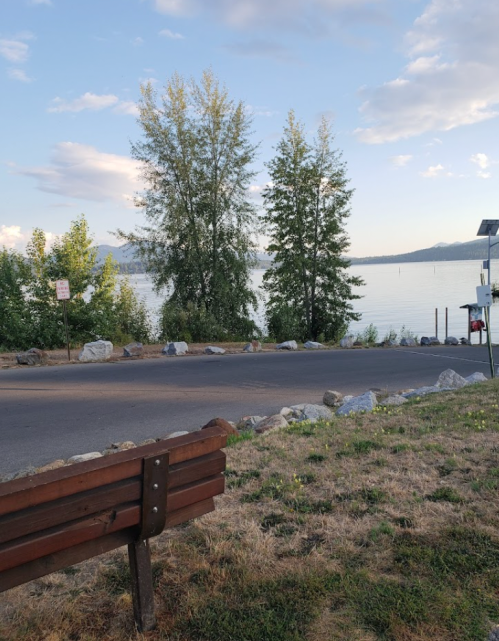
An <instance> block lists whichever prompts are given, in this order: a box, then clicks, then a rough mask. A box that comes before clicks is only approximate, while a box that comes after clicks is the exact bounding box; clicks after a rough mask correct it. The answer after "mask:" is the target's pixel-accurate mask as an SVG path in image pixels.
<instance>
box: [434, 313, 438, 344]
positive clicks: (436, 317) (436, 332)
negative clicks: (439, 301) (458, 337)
mask: <svg viewBox="0 0 499 641" xmlns="http://www.w3.org/2000/svg"><path fill="white" fill-rule="evenodd" d="M435 336H436V337H437V338H438V307H435Z"/></svg>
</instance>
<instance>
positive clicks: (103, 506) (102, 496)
mask: <svg viewBox="0 0 499 641" xmlns="http://www.w3.org/2000/svg"><path fill="white" fill-rule="evenodd" d="M141 496H142V481H141V479H140V478H139V477H137V478H132V479H125V480H124V481H119V482H118V483H115V484H113V485H105V486H104V487H100V488H96V489H93V490H88V491H87V492H82V493H80V494H76V495H73V496H67V497H64V498H63V499H58V500H57V501H51V502H50V503H46V504H43V505H37V506H36V507H32V508H27V509H26V510H22V511H20V512H14V514H11V515H7V516H3V517H0V543H5V542H6V541H12V540H13V539H16V538H18V537H22V536H27V535H28V534H32V533H33V532H39V531H41V530H46V529H48V528H52V527H55V526H57V525H60V524H61V523H69V522H70V521H74V520H76V519H80V518H83V517H85V516H90V515H91V514H95V513H96V512H102V511H103V510H107V509H109V508H112V507H115V506H117V505H120V504H122V503H126V502H128V501H137V500H139V499H140V498H141Z"/></svg>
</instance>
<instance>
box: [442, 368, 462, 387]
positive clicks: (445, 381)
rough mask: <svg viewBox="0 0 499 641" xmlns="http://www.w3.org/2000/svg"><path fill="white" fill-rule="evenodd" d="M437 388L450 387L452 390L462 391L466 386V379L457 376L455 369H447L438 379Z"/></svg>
mask: <svg viewBox="0 0 499 641" xmlns="http://www.w3.org/2000/svg"><path fill="white" fill-rule="evenodd" d="M436 385H437V387H447V388H448V387H450V388H452V389H460V388H461V387H464V386H465V385H466V379H464V378H463V377H462V376H460V375H459V374H457V372H455V371H454V370H453V369H446V370H445V371H444V372H442V373H441V374H440V376H439V377H438V381H437V383H436Z"/></svg>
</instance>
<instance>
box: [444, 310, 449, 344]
mask: <svg viewBox="0 0 499 641" xmlns="http://www.w3.org/2000/svg"><path fill="white" fill-rule="evenodd" d="M448 336H449V308H448V307H446V308H445V338H448Z"/></svg>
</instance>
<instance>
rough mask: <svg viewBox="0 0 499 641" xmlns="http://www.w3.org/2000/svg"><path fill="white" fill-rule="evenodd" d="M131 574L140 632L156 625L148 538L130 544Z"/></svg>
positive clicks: (135, 612)
mask: <svg viewBox="0 0 499 641" xmlns="http://www.w3.org/2000/svg"><path fill="white" fill-rule="evenodd" d="M128 559H129V561H130V574H131V575H132V600H133V613H134V616H135V624H136V625H137V629H138V631H139V632H147V631H148V630H153V629H154V628H155V627H156V617H155V615H154V590H153V585H152V570H151V551H150V549H149V542H148V540H147V539H143V540H142V541H136V542H135V543H130V544H129V546H128Z"/></svg>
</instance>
